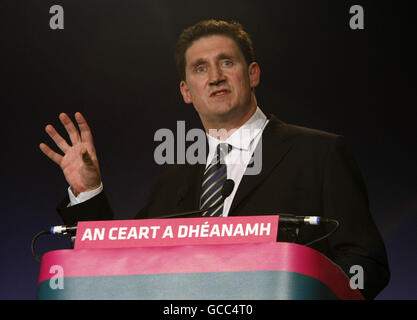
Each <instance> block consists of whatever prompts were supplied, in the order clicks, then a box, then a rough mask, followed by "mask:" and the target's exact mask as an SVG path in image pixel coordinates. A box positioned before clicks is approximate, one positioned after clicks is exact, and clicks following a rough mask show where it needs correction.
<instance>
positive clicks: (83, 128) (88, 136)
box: [75, 112, 94, 145]
mask: <svg viewBox="0 0 417 320" xmlns="http://www.w3.org/2000/svg"><path fill="white" fill-rule="evenodd" d="M75 120H77V124H78V127H79V128H80V132H81V141H83V142H87V143H88V144H91V145H93V144H94V143H93V134H92V133H91V130H90V127H89V126H88V123H87V121H86V120H85V118H84V116H83V115H82V114H81V113H80V112H76V113H75Z"/></svg>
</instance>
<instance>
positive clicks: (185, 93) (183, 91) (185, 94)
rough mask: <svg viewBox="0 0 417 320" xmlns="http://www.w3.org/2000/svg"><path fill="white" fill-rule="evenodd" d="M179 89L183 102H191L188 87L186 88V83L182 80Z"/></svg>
mask: <svg viewBox="0 0 417 320" xmlns="http://www.w3.org/2000/svg"><path fill="white" fill-rule="evenodd" d="M180 91H181V94H182V97H183V99H184V102H185V103H192V102H193V100H192V99H191V94H190V89H189V88H188V85H187V83H186V82H185V81H184V80H181V82H180Z"/></svg>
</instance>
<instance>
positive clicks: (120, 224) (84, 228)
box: [74, 215, 279, 249]
mask: <svg viewBox="0 0 417 320" xmlns="http://www.w3.org/2000/svg"><path fill="white" fill-rule="evenodd" d="M278 220H279V216H277V215H268V216H247V217H228V218H227V219H225V218H223V217H219V218H180V219H147V220H115V221H113V220H112V221H85V222H82V221H81V222H79V223H78V225H77V236H76V241H75V246H74V249H87V248H132V247H160V246H180V245H208V244H238V243H260V242H276V239H277V233H278Z"/></svg>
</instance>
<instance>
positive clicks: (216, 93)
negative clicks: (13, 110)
mask: <svg viewBox="0 0 417 320" xmlns="http://www.w3.org/2000/svg"><path fill="white" fill-rule="evenodd" d="M229 93H230V90H227V89H221V90H216V91H213V92H212V93H211V94H210V97H223V96H225V95H227V94H229Z"/></svg>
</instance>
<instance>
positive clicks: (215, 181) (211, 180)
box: [200, 143, 232, 217]
mask: <svg viewBox="0 0 417 320" xmlns="http://www.w3.org/2000/svg"><path fill="white" fill-rule="evenodd" d="M231 149H232V146H231V145H228V144H225V143H220V144H219V145H218V146H217V148H216V155H215V157H214V159H213V161H212V162H211V163H210V165H209V166H208V167H207V168H206V170H205V171H204V176H203V184H202V188H201V192H202V193H201V198H200V210H203V209H206V208H209V207H211V206H214V205H216V204H217V203H219V202H220V201H221V199H222V188H223V183H224V182H225V181H226V179H227V168H226V164H225V163H224V157H225V156H226V155H227V154H228V153H229V152H230V150H231ZM219 204H220V203H219ZM222 213H223V203H221V204H220V205H219V206H218V207H214V208H213V209H210V210H208V211H205V212H203V216H209V217H219V216H221V215H222Z"/></svg>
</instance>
